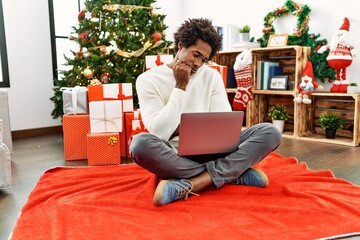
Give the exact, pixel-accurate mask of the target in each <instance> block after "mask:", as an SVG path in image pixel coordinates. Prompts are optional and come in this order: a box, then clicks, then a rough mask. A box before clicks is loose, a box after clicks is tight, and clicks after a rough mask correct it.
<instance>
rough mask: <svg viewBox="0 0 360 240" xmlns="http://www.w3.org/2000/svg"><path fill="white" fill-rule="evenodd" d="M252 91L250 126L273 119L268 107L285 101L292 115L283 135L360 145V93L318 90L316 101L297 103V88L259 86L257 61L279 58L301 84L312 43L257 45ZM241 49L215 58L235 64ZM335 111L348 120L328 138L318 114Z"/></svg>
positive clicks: (231, 92) (291, 78)
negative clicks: (271, 46)
mask: <svg viewBox="0 0 360 240" xmlns="http://www.w3.org/2000/svg"><path fill="white" fill-rule="evenodd" d="M251 52H252V55H253V63H252V73H253V83H252V95H253V99H252V100H251V101H250V102H249V103H248V105H247V107H246V121H245V124H246V127H250V126H252V125H254V124H257V123H261V122H270V120H269V119H268V118H267V112H268V109H269V108H270V107H271V106H273V105H277V104H283V105H285V106H286V108H287V109H288V110H289V113H290V119H289V120H287V121H286V122H285V129H284V132H283V137H287V138H295V139H302V140H308V141H314V142H323V143H329V144H341V145H346V146H358V145H359V144H360V122H359V118H360V115H359V112H360V94H347V93H329V92H314V93H312V94H311V100H312V104H303V103H300V104H298V103H294V102H293V99H294V97H295V91H294V90H287V91H278V90H276V91H275V90H259V89H256V79H257V76H256V74H257V69H256V68H257V61H270V60H271V61H278V62H279V63H280V65H281V66H283V74H284V75H287V76H288V79H289V81H294V86H295V87H297V86H298V85H299V84H300V81H301V75H302V72H303V69H304V68H305V65H306V62H307V60H308V57H309V56H310V53H311V49H310V47H302V46H286V47H276V48H253V49H251ZM239 53H240V51H234V52H219V53H218V54H217V55H216V56H215V58H214V61H215V62H216V63H218V64H220V65H226V66H230V67H231V66H233V64H234V62H235V59H236V56H237V55H238V54H239ZM227 92H228V93H229V95H234V94H235V93H236V88H230V89H227ZM327 111H333V112H339V113H341V114H343V115H344V116H345V117H346V119H347V124H346V125H345V127H344V128H343V129H341V130H338V131H337V134H336V138H335V139H327V138H325V133H324V130H323V129H321V128H320V126H319V123H318V117H319V115H320V114H321V113H323V112H327Z"/></svg>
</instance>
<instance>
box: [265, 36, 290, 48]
mask: <svg viewBox="0 0 360 240" xmlns="http://www.w3.org/2000/svg"><path fill="white" fill-rule="evenodd" d="M287 41H288V35H287V34H275V35H270V37H269V41H268V45H267V46H268V47H282V46H286V45H287Z"/></svg>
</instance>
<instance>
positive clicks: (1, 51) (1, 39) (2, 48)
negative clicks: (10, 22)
mask: <svg viewBox="0 0 360 240" xmlns="http://www.w3.org/2000/svg"><path fill="white" fill-rule="evenodd" d="M0 55H1V69H2V70H1V71H2V82H0V88H6V87H10V78H9V65H8V57H7V48H6V38H5V25H4V13H3V4H2V0H0Z"/></svg>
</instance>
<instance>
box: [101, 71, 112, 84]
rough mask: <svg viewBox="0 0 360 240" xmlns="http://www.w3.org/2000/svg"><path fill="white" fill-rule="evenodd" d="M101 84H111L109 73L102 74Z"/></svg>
mask: <svg viewBox="0 0 360 240" xmlns="http://www.w3.org/2000/svg"><path fill="white" fill-rule="evenodd" d="M100 82H101V83H102V84H106V83H109V82H110V76H109V74H108V73H103V74H101V76H100Z"/></svg>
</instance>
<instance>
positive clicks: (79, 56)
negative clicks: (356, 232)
mask: <svg viewBox="0 0 360 240" xmlns="http://www.w3.org/2000/svg"><path fill="white" fill-rule="evenodd" d="M76 57H77V58H79V59H82V58H83V57H84V53H83V51H82V50H81V49H80V51H79V52H77V53H76Z"/></svg>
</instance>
